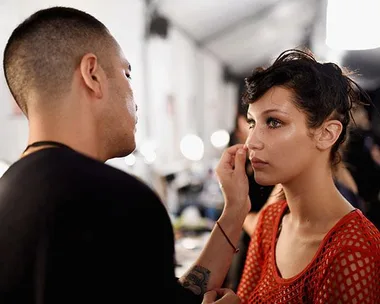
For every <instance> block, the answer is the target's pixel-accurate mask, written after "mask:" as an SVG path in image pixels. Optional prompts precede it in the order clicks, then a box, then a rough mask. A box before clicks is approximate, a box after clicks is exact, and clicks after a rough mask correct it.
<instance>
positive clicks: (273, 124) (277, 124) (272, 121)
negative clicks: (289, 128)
mask: <svg viewBox="0 0 380 304" xmlns="http://www.w3.org/2000/svg"><path fill="white" fill-rule="evenodd" d="M267 124H268V127H269V128H271V129H277V128H279V127H281V125H282V123H281V121H279V120H278V119H275V118H268V120H267Z"/></svg>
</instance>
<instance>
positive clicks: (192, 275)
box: [182, 266, 211, 295]
mask: <svg viewBox="0 0 380 304" xmlns="http://www.w3.org/2000/svg"><path fill="white" fill-rule="evenodd" d="M210 273H211V271H210V270H208V269H206V268H204V267H202V266H194V267H193V269H191V270H190V272H189V273H188V274H187V275H186V277H185V278H184V280H183V281H182V285H183V287H185V288H187V289H190V290H191V291H192V292H193V293H194V294H196V295H203V294H204V293H205V292H206V291H207V284H208V281H209V278H210Z"/></svg>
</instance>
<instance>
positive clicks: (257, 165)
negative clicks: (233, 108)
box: [246, 87, 318, 185]
mask: <svg viewBox="0 0 380 304" xmlns="http://www.w3.org/2000/svg"><path fill="white" fill-rule="evenodd" d="M292 99H293V93H292V91H291V90H289V89H286V88H284V87H273V88H271V89H270V90H269V91H268V92H267V93H266V94H265V95H263V96H262V97H261V98H260V99H258V100H257V101H255V102H254V103H252V104H250V105H249V108H248V113H247V119H248V123H249V126H250V130H249V135H248V138H247V141H246V145H247V147H248V149H249V158H250V160H251V164H252V167H253V169H254V172H255V180H256V182H257V183H259V184H261V185H275V184H278V183H282V184H285V183H287V182H290V181H292V180H293V179H295V178H297V177H299V176H301V175H302V173H303V172H305V170H308V169H310V168H311V165H312V164H313V160H314V159H315V157H317V153H318V149H317V148H316V144H315V142H314V141H313V138H312V136H311V135H310V130H309V129H308V127H307V126H306V115H305V114H304V113H303V112H301V111H300V110H299V109H298V108H296V106H295V105H294V103H293V101H292Z"/></svg>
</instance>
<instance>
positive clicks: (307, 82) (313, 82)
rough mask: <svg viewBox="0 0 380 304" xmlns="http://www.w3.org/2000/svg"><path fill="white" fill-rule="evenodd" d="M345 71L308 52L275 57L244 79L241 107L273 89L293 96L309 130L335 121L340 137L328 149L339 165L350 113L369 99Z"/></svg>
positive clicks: (283, 54)
mask: <svg viewBox="0 0 380 304" xmlns="http://www.w3.org/2000/svg"><path fill="white" fill-rule="evenodd" d="M351 74H352V73H349V72H348V71H342V69H341V68H340V67H339V66H337V65H336V64H334V63H319V62H317V61H316V59H315V58H314V56H313V54H312V53H311V52H307V51H303V50H297V49H290V50H287V51H284V52H283V53H281V54H280V56H278V57H277V59H276V60H275V61H274V63H273V64H272V65H271V66H269V67H268V68H262V67H260V68H257V69H255V70H254V71H253V72H252V75H251V76H250V77H247V78H246V79H245V92H244V93H243V98H242V99H243V103H244V104H251V103H253V102H255V101H256V100H258V99H259V98H260V97H261V96H263V95H264V94H265V93H266V92H267V91H268V90H269V89H271V88H272V87H274V86H282V87H285V88H287V89H290V90H292V91H293V93H294V100H293V101H294V104H295V106H296V107H297V108H298V109H300V110H301V111H302V112H304V113H305V114H306V117H307V125H308V127H309V128H310V129H316V128H318V127H320V126H321V125H322V124H323V122H325V121H326V120H327V119H337V120H339V121H340V122H341V123H342V125H343V130H342V133H341V134H340V136H339V138H338V140H337V141H336V143H335V144H334V146H333V147H332V149H331V158H330V160H331V163H332V165H336V164H337V163H339V162H340V160H341V156H340V154H339V148H340V146H341V145H342V144H343V143H344V141H345V140H346V137H347V133H348V132H347V129H348V126H349V124H350V121H351V117H352V115H351V110H352V109H353V107H355V106H356V105H358V104H368V103H369V102H370V97H369V95H368V94H367V93H366V92H365V91H364V90H363V89H362V88H361V87H360V86H359V85H358V84H357V83H356V82H355V81H353V80H352V79H351V78H349V75H351Z"/></svg>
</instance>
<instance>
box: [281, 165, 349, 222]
mask: <svg viewBox="0 0 380 304" xmlns="http://www.w3.org/2000/svg"><path fill="white" fill-rule="evenodd" d="M283 189H284V193H285V196H286V200H287V203H288V206H289V210H290V214H289V218H290V219H291V221H292V223H293V224H294V225H296V226H298V227H305V228H307V227H314V228H315V227H320V228H321V229H324V228H323V227H324V226H326V225H329V223H331V222H336V221H337V220H339V219H340V218H342V217H343V216H344V215H346V214H347V213H349V212H350V211H352V210H353V209H354V208H353V207H352V205H351V204H350V203H349V202H347V200H345V199H344V197H343V196H342V195H341V194H340V193H339V191H338V190H337V188H336V186H335V184H334V180H333V176H332V173H331V171H330V170H312V169H310V170H308V171H307V172H306V173H304V174H302V175H300V176H299V177H297V178H296V179H294V180H292V181H291V182H289V183H285V184H283Z"/></svg>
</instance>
